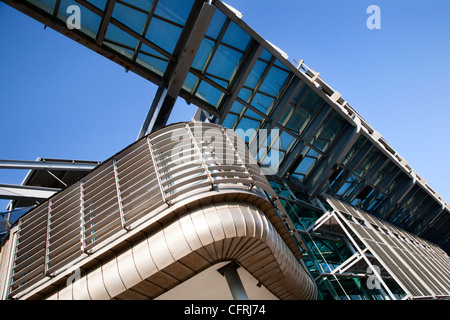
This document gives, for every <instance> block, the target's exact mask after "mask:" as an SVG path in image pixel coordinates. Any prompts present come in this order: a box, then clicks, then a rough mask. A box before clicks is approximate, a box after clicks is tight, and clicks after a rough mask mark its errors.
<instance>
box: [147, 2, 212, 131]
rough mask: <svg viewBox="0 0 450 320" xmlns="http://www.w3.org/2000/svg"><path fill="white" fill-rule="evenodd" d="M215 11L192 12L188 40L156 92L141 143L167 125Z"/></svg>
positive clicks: (186, 31) (180, 46)
mask: <svg viewBox="0 0 450 320" xmlns="http://www.w3.org/2000/svg"><path fill="white" fill-rule="evenodd" d="M215 11H216V9H215V7H214V6H212V5H210V4H208V3H203V5H202V7H201V9H200V12H199V13H197V12H196V10H195V9H193V10H192V12H191V14H190V16H189V17H188V22H187V23H186V26H185V28H184V29H183V34H182V36H181V37H180V39H185V37H188V38H187V40H185V43H178V44H177V47H176V49H175V55H178V56H179V59H178V60H177V61H176V62H171V64H170V65H169V66H168V70H167V71H166V73H165V74H164V77H163V78H164V82H165V83H166V84H165V85H163V86H160V87H159V89H158V91H157V92H156V95H155V98H154V100H153V103H152V105H151V107H150V110H149V112H148V114H147V116H146V119H145V121H144V125H143V126H142V128H141V131H140V133H139V135H138V139H139V138H142V137H143V136H145V135H146V134H148V133H150V132H152V131H155V130H157V129H159V128H162V127H163V126H165V125H166V123H167V120H168V119H169V116H170V113H171V111H172V109H173V106H174V105H175V102H176V100H177V97H178V96H179V95H180V91H181V88H182V86H183V83H184V80H185V79H186V76H187V75H188V73H189V70H190V66H191V64H192V62H193V61H194V58H195V55H196V54H197V51H198V49H199V47H200V45H201V43H202V40H203V37H204V35H205V33H206V31H207V29H208V27H209V24H210V22H211V20H212V17H213V15H214V12H215ZM184 34H185V36H184Z"/></svg>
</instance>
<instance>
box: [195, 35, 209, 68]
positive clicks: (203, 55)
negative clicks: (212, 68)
mask: <svg viewBox="0 0 450 320" xmlns="http://www.w3.org/2000/svg"><path fill="white" fill-rule="evenodd" d="M213 47H214V42H213V41H211V40H208V39H203V40H202V44H201V45H200V48H199V49H198V51H197V54H196V55H195V59H194V62H193V63H192V68H194V69H197V70H203V68H204V66H205V63H206V61H207V60H208V57H209V54H210V53H211V50H212V48H213Z"/></svg>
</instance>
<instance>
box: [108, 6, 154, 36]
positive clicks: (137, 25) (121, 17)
mask: <svg viewBox="0 0 450 320" xmlns="http://www.w3.org/2000/svg"><path fill="white" fill-rule="evenodd" d="M112 17H113V18H114V19H117V20H118V21H119V22H122V23H123V24H124V25H126V26H127V27H129V28H130V29H132V30H134V31H136V32H137V33H139V34H141V33H142V29H143V28H144V24H145V21H146V20H147V17H148V15H146V14H145V13H142V12H140V11H137V10H134V9H132V8H130V7H128V6H124V5H123V4H120V3H116V4H115V6H114V11H113V13H112Z"/></svg>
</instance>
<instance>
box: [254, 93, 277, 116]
mask: <svg viewBox="0 0 450 320" xmlns="http://www.w3.org/2000/svg"><path fill="white" fill-rule="evenodd" d="M273 100H274V99H273V98H271V97H268V96H266V95H263V94H260V93H257V94H256V95H255V97H254V98H253V100H252V102H251V105H252V106H253V107H255V108H256V109H258V110H259V111H261V112H264V113H266V114H267V113H268V112H269V109H270V106H271V105H272V103H273Z"/></svg>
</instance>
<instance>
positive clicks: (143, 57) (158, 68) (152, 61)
mask: <svg viewBox="0 0 450 320" xmlns="http://www.w3.org/2000/svg"><path fill="white" fill-rule="evenodd" d="M149 49H150V48H149ZM146 51H147V50H146ZM152 52H153V53H156V51H154V50H152ZM136 62H137V63H139V64H140V65H142V66H144V67H145V68H147V69H149V70H151V71H153V72H155V73H156V74H158V75H160V76H162V75H163V74H164V72H165V71H166V68H167V65H168V63H169V62H168V61H167V60H164V59H161V58H159V57H158V55H156V54H151V55H149V54H145V53H142V50H141V53H139V54H138V56H137V58H136Z"/></svg>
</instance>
